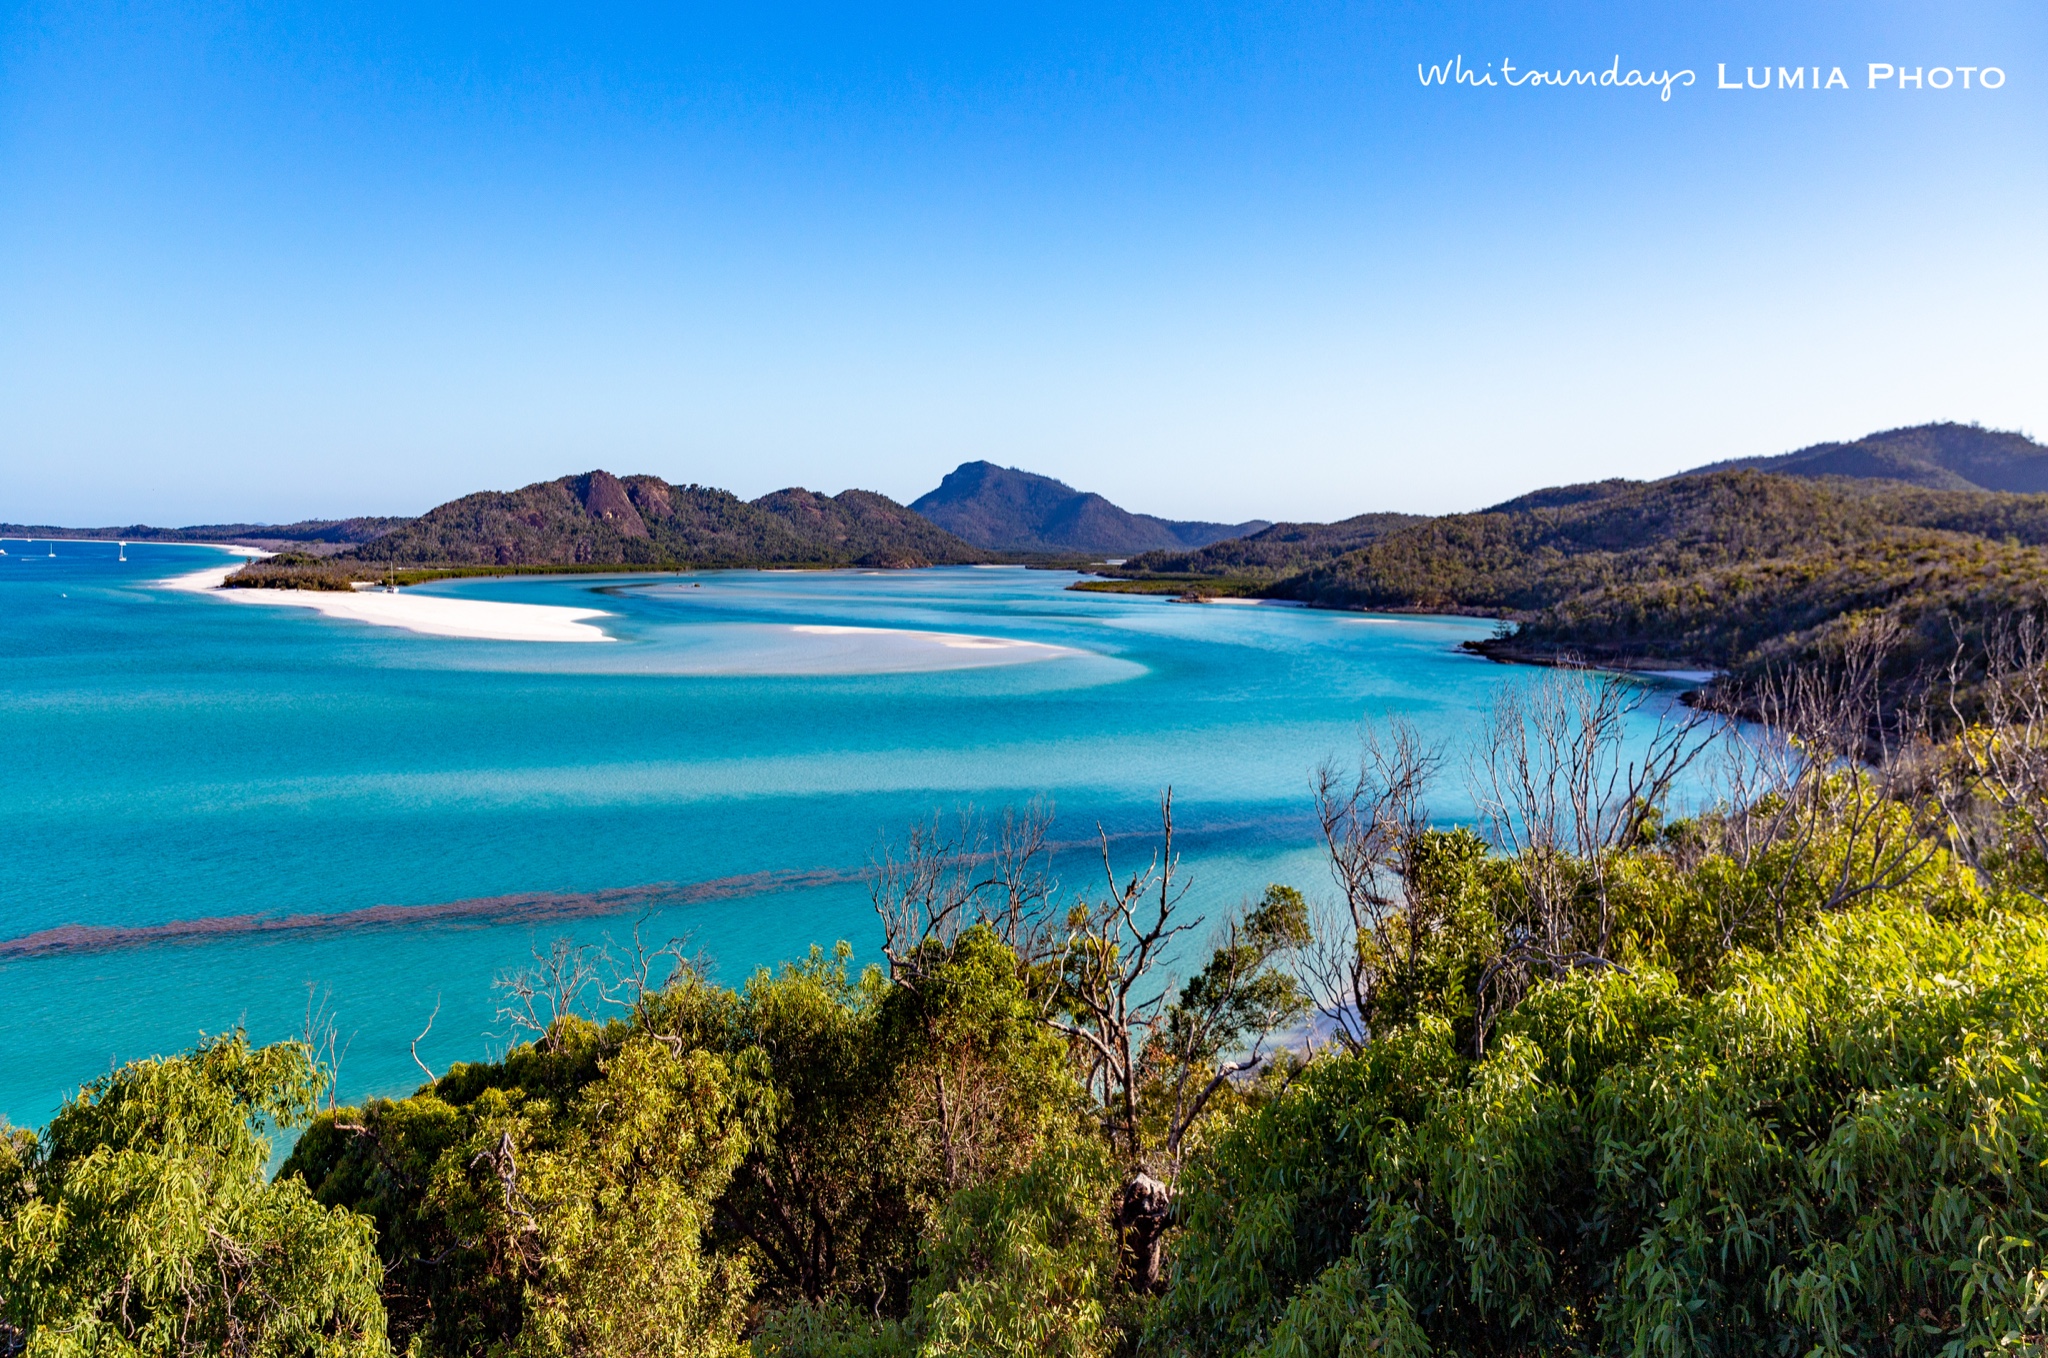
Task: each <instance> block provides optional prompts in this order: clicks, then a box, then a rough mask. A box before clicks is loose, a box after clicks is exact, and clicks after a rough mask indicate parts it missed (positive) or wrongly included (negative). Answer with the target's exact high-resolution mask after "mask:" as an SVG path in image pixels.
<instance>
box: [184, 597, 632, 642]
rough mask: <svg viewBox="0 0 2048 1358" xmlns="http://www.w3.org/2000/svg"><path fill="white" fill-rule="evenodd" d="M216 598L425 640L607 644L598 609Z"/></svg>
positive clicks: (432, 600) (444, 600)
mask: <svg viewBox="0 0 2048 1358" xmlns="http://www.w3.org/2000/svg"><path fill="white" fill-rule="evenodd" d="M217 597H219V598H223V599H233V600H235V601H236V602H237V603H245V604H282V605H284V606H286V607H290V608H310V609H313V610H314V611H315V612H317V613H320V614H322V615H324V616H326V617H330V618H344V619H347V620H348V621H350V622H367V623H370V624H371V625H373V626H376V627H402V628H404V629H405V630H406V631H408V632H421V633H424V634H425V635H427V636H430V637H464V638H467V639H468V640H471V641H610V640H611V639H612V638H610V637H608V636H606V635H605V634H604V629H602V628H600V627H596V626H593V625H592V624H591V623H589V622H588V621H586V619H589V618H602V617H605V616H607V614H606V613H605V611H604V610H603V609H601V608H565V607H562V606H561V605H557V604H505V603H497V602H495V601H493V600H488V599H460V598H456V597H454V596H452V595H447V594H406V593H398V594H386V593H384V592H383V591H381V590H374V591H361V590H352V591H350V592H349V593H346V594H344V593H342V592H341V591H340V590H325V589H224V590H221V591H219V593H218V595H217Z"/></svg>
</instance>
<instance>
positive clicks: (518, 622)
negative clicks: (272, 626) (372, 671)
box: [157, 548, 616, 644]
mask: <svg viewBox="0 0 2048 1358" xmlns="http://www.w3.org/2000/svg"><path fill="white" fill-rule="evenodd" d="M227 550H231V551H236V552H238V553H240V554H243V555H253V556H255V557H257V558H259V559H260V558H261V557H264V556H268V555H270V553H268V552H258V551H255V550H254V549H251V548H228V549H227ZM239 569H241V567H240V565H239V564H237V565H228V566H209V567H208V568H207V569H205V570H203V571H192V572H190V573H188V574H185V575H174V576H171V577H169V578H168V579H164V580H160V581H158V582H157V587H158V588H159V589H168V590H175V591H177V592H178V593H181V594H204V595H206V596H208V597H209V598H214V599H220V600H224V601H228V602H233V603H244V604H270V605H273V606H277V607H284V608H306V609H311V610H312V611H313V612H315V613H318V614H319V615H320V616H321V617H323V618H334V619H336V620H338V621H342V622H359V623H364V624H367V625H369V626H372V627H395V628H398V629H400V630H402V631H407V632H414V633H418V634H419V635H422V636H432V637H453V638H456V639H458V640H465V641H537V642H556V643H577V644H588V643H590V642H610V641H614V640H616V638H614V637H611V636H609V635H607V634H606V633H605V631H604V629H603V628H601V627H598V626H596V625H595V624H594V623H592V622H590V621H589V619H593V618H608V617H612V616H614V615H613V614H610V613H607V612H605V611H604V610H603V609H600V608H569V607H565V606H562V605H559V604H513V603H500V602H498V601H496V600H491V599H459V598H450V597H447V596H444V595H438V594H386V593H383V592H382V591H375V590H350V591H348V592H346V593H343V592H341V591H339V590H311V589H223V588H222V584H223V582H224V581H226V579H227V578H228V576H230V575H232V574H233V573H234V572H235V571H237V570H239Z"/></svg>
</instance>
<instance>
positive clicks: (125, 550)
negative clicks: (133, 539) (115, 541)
mask: <svg viewBox="0 0 2048 1358" xmlns="http://www.w3.org/2000/svg"><path fill="white" fill-rule="evenodd" d="M115 559H116V560H117V561H126V560H127V559H128V544H127V543H125V542H124V543H122V544H121V555H120V556H118V557H116V558H115Z"/></svg>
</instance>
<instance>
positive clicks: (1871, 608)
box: [1099, 425, 2048, 710]
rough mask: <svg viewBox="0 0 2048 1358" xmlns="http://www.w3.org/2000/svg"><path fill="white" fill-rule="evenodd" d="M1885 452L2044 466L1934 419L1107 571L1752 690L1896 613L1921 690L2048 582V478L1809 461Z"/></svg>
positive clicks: (2017, 468)
mask: <svg viewBox="0 0 2048 1358" xmlns="http://www.w3.org/2000/svg"><path fill="white" fill-rule="evenodd" d="M1844 450H1848V451H1844ZM1886 450H1889V451H1888V452H1887V454H1886V455H1887V456H1892V457H1894V458H1895V459H1896V458H1905V457H1907V456H1908V455H1909V454H1911V455H1912V456H1915V457H1920V458H1922V459H1923V460H1926V459H1935V458H1938V459H1941V460H1942V461H1941V468H1948V470H1943V471H1942V473H1941V476H1940V477H1935V476H1933V474H1932V473H1929V476H1928V477H1923V478H1922V479H1923V480H1927V479H1930V478H1931V479H1932V480H1934V481H1936V482H1939V484H1940V485H1942V486H1947V487H1954V486H1966V485H1969V484H1974V483H1967V482H1964V481H1962V480H1961V479H1960V475H1961V474H1960V472H1957V471H1955V470H1954V468H1965V469H1969V470H1971V471H1972V473H1973V474H1974V475H1976V476H1978V477H1980V478H1982V479H1983V480H1984V481H1985V482H1987V483H1997V484H2001V485H2002V484H2022V483H2025V484H2032V482H2031V481H2029V480H2028V478H2029V477H2035V476H2036V475H2037V473H2038V474H2040V475H2041V476H2043V477H2048V470H2044V469H2048V449H2043V448H2041V447H2040V446H2039V445H2038V444H2035V443H2033V442H2032V441H2031V440H2028V439H2026V438H2025V437H2024V436H2022V435H2018V434H2005V433H1999V432H1997V431H1991V430H1981V429H1975V428H1973V427H1969V426H1961V425H1936V426H1926V427H1923V428H1919V429H1910V430H1894V431H1890V432H1889V433H1886V434H1879V435H1872V436H1871V437H1870V438H1868V439H1865V440H1861V441H1859V442H1858V443H1857V444H1842V445H1824V446H1823V447H1822V448H1820V449H1818V450H1807V451H1806V452H1804V453H1801V454H1794V455H1788V458H1790V459H1791V461H1789V462H1781V461H1778V460H1771V459H1765V460H1763V461H1762V463H1761V465H1765V466H1769V467H1772V468H1773V469H1777V468H1778V467H1780V466H1782V467H1783V468H1784V470H1786V471H1787V472H1790V473H1794V474H1787V475H1775V474H1769V473H1767V472H1762V471H1755V470H1746V469H1726V470H1711V469H1710V470H1706V471H1702V472H1697V473H1691V474H1687V475H1684V476H1677V477H1672V478H1670V479H1667V480H1663V481H1655V482H1648V483H1643V482H1631V481H1603V482H1598V483H1593V484H1588V485H1581V486H1561V487H1554V488H1551V489H1547V490H1542V491H1537V492H1534V493H1532V494H1530V495H1526V496H1522V497H1519V498H1517V499H1514V500H1510V501H1507V502H1506V503H1503V504H1500V505H1496V506H1494V507H1493V508H1491V509H1488V510H1484V511H1481V512H1478V513H1473V514H1451V515H1445V516H1443V517H1441V518H1433V519H1403V518H1402V517H1401V516H1393V515H1367V516H1362V517H1361V518H1359V519H1353V520H1346V521H1344V522H1343V523H1338V524H1329V525H1293V524H1281V525H1277V526H1276V527H1274V528H1271V529H1268V530H1266V531H1265V532H1263V533H1260V534H1255V535H1253V536H1251V537H1249V538H1245V539H1242V540H1238V541H1230V542H1221V543H1217V544H1214V545H1212V546H1209V547H1206V548H1203V549H1202V550H1200V551H1198V552H1192V553H1189V552H1154V553H1147V554H1145V555H1142V556H1138V557H1135V558H1132V559H1131V560H1129V561H1126V562H1125V563H1123V565H1122V566H1120V567H1111V568H1104V569H1105V571H1106V573H1108V574H1110V575H1112V576H1114V577H1116V580H1115V581H1114V582H1111V583H1107V584H1104V585H1102V586H1099V587H1100V588H1107V589H1118V588H1124V589H1131V590H1138V591H1147V592H1165V591H1166V590H1169V589H1170V590H1172V591H1173V592H1175V593H1180V594H1189V595H1193V596H1196V597H1200V596H1201V595H1203V594H1205V593H1216V594H1241V593H1253V594H1257V595H1259V596H1262V597H1266V598H1275V599H1290V600H1295V601H1298V602H1303V603H1309V604H1313V605H1316V606H1319V607H1328V608H1354V609H1369V610H1388V611H1416V612H1436V613H1466V614H1478V615H1481V616H1489V617H1498V618H1500V619H1502V620H1503V622H1504V623H1505V624H1506V626H1504V627H1503V629H1502V632H1501V635H1499V636H1498V637H1496V638H1494V639H1493V640H1491V641H1487V642H1481V643H1477V647H1476V648H1477V649H1479V650H1480V651H1481V652H1483V653H1485V654H1487V655H1490V656H1493V657H1494V658H1496V659H1502V660H1521V661H1535V662H1538V663H1552V662H1554V661H1555V660H1556V659H1557V658H1559V657H1560V656H1576V657H1580V658H1583V659H1586V660H1590V661H1595V662H1598V663H1602V664H1610V665H1620V666H1628V667H1635V668H1649V669H1657V668H1671V669H1694V670H1711V671H1719V672H1722V673H1723V674H1724V676H1725V677H1724V678H1723V679H1722V680H1720V681H1719V682H1718V683H1716V684H1714V685H1712V686H1710V687H1709V688H1708V689H1707V690H1706V691H1705V693H1704V694H1703V696H1702V701H1704V702H1707V703H1709V704H1718V705H1721V706H1724V707H1731V708H1734V709H1737V710H1739V709H1740V703H1741V695H1742V694H1743V693H1744V692H1746V691H1747V690H1748V688H1749V687H1750V686H1751V685H1752V683H1753V681H1754V680H1756V679H1757V678H1758V677H1759V676H1760V675H1762V674H1763V673H1765V672H1766V671H1768V670H1770V669H1771V668H1772V667H1774V666H1783V665H1787V664H1798V665H1827V664H1832V663H1834V661H1835V660H1836V659H1837V658H1838V657H1839V655H1840V652H1841V649H1842V647H1843V645H1844V644H1845V638H1846V637H1847V636H1848V635H1849V634H1850V632H1852V631H1853V630H1854V629H1855V628H1857V627H1859V626H1861V625H1862V624H1863V623H1864V622H1866V621H1869V620H1871V619H1882V620H1883V621H1884V624H1885V625H1886V626H1887V627H1889V628H1890V629H1891V630H1892V631H1893V632H1894V633H1895V634H1896V638H1897V640H1896V643H1895V644H1894V645H1893V646H1892V647H1891V648H1890V651H1889V653H1888V654H1889V657H1890V659H1889V662H1888V663H1889V666H1890V668H1889V671H1888V674H1887V676H1886V689H1885V692H1886V698H1887V701H1888V702H1892V703H1905V702H1914V701H1925V700H1926V699H1927V698H1928V696H1929V695H1930V694H1931V693H1932V691H1933V686H1934V685H1935V684H1936V683H1937V682H1939V681H1941V680H1942V679H1943V678H1944V677H1945V676H1946V674H1947V672H1948V669H1949V666H1950V665H1951V663H1952V662H1955V661H1957V660H1958V658H1959V657H1960V663H1961V664H1962V665H1963V666H1964V668H1965V669H1969V670H1975V671H1981V670H1982V668H1983V666H1984V664H1985V663H1986V658H1985V654H1984V645H1985V638H1986V635H1987V631H1986V629H1987V627H1989V626H1990V625H1991V624H1993V623H1996V622H1997V621H1998V620H2000V619H2005V618H2010V617H2016V616H2022V615H2025V614H2027V613H2029V612H2032V611H2034V610H2037V609H2038V608H2040V607H2041V606H2042V604H2043V602H2044V601H2048V495H2043V494H2015V493H2007V492H2004V491H1990V490H1981V489H1969V488H1961V489H1958V488H1929V487H1928V486H1926V485H1920V484H1912V483H1909V482H1907V481H1904V480H1892V479H1884V478H1883V477H1881V476H1879V477H1872V476H1863V475H1859V476H1854V477H1851V476H1842V475H1822V474H1819V471H1817V470H1815V469H1823V470H1824V469H1830V468H1846V467H1852V466H1853V467H1857V468H1861V469H1862V470H1863V471H1865V472H1869V471H1873V470H1874V471H1877V472H1886V471H1887V469H1888V468H1889V469H1891V470H1897V468H1896V467H1893V466H1892V464H1891V463H1884V462H1872V461H1870V458H1873V457H1875V456H1876V454H1877V452H1881V451H1886ZM1850 452H1854V453H1855V454H1856V456H1857V457H1862V458H1864V461H1862V462H1854V461H1853V460H1850V461H1845V460H1844V459H1845V458H1848V457H1849V453H1850ZM1823 454H1826V456H1825V457H1824V456H1823ZM1837 454H1840V456H1837ZM1951 464H1953V465H1952V466H1951ZM1916 465H1918V464H1916ZM1927 465H1928V466H1934V465H1935V464H1934V462H1932V461H1929V462H1928V463H1927ZM1941 468H1937V470H1940V469H1941ZM1943 478H1946V479H1945V480H1944V479H1943Z"/></svg>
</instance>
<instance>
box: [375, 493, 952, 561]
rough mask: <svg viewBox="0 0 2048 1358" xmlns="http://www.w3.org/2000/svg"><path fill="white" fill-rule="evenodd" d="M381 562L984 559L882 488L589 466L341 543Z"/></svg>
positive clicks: (452, 505) (453, 502) (451, 503)
mask: <svg viewBox="0 0 2048 1358" xmlns="http://www.w3.org/2000/svg"><path fill="white" fill-rule="evenodd" d="M350 555H351V557H352V558H353V559H355V560H359V561H362V562H364V563H371V564H376V565H388V566H557V565H589V566H648V567H665V566H696V567H712V566H768V565H781V566H927V565H958V564H964V563H968V562H975V561H986V560H988V559H989V555H988V553H987V552H984V551H981V550H980V549H978V548H975V547H971V546H969V545H968V544H967V543H965V542H962V541H961V540H960V539H959V538H957V537H954V536H953V535H952V534H951V533H948V532H946V531H945V530H944V529H942V528H938V527H936V526H934V525H933V524H931V523H929V522H927V521H926V520H924V519H923V518H920V517H919V516H918V515H916V514H914V513H912V512H911V511H910V510H908V509H905V508H904V507H903V506H902V505H899V504H897V503H896V502H895V501H894V500H891V499H889V498H888V497H887V496H884V495H877V494H874V493H873V492H871V491H864V490H848V491H842V492H841V493H840V494H838V495H835V496H825V495H819V494H816V493H815V492H812V491H808V490H798V489H791V490H779V491H776V492H775V493H774V494H772V495H764V496H762V497H761V498H760V499H758V500H753V501H747V500H742V499H740V498H739V497H738V496H736V495H734V494H732V493H731V492H729V491H723V490H716V489H713V488H712V487H709V486H695V485H690V486H676V485H670V484H669V483H668V482H666V481H663V480H661V479H660V478H659V477H654V476H626V477H618V476H613V475H612V474H611V473H609V472H603V471H593V472H586V473H584V474H583V475H581V476H564V477H561V478H559V479H557V480H554V481H540V482H536V483H535V484H533V485H530V486H526V487H524V488H523V489H520V490H514V491H481V492H478V493H477V494H474V495H465V496H463V497H462V498H461V499H459V500H451V501H449V502H448V503H447V504H444V505H441V506H439V507H438V508H435V509H432V510H429V511H428V512H427V513H425V514H423V515H421V516H420V517H419V518H418V519H415V520H413V521H412V522H411V523H409V524H406V525H405V526H404V527H402V528H399V529H398V530H396V531H394V532H391V533H388V534H386V535H384V536H383V537H380V538H378V539H376V540H375V541H374V542H369V543H365V544H364V545H363V546H362V547H360V548H358V549H357V550H356V551H355V552H353V553H351V554H350Z"/></svg>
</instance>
